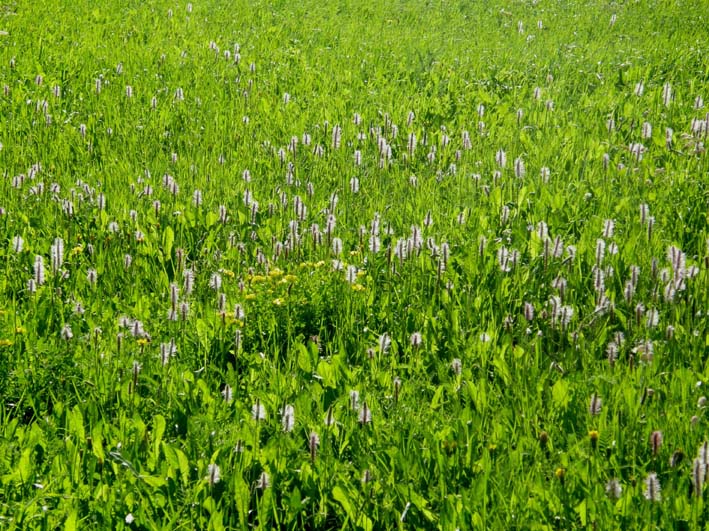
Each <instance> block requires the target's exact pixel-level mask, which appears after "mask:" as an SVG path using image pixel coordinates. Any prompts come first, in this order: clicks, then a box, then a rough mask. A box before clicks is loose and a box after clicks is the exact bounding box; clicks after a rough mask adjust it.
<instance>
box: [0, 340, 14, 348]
mask: <svg viewBox="0 0 709 531" xmlns="http://www.w3.org/2000/svg"><path fill="white" fill-rule="evenodd" d="M10 345H12V341H10V340H9V339H0V347H9V346H10Z"/></svg>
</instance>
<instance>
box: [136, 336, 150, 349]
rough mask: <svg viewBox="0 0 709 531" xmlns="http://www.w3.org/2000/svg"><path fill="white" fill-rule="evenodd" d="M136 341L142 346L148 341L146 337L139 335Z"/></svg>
mask: <svg viewBox="0 0 709 531" xmlns="http://www.w3.org/2000/svg"><path fill="white" fill-rule="evenodd" d="M136 343H138V344H139V345H140V346H141V347H142V346H144V345H147V344H148V343H149V341H148V340H147V339H146V338H144V337H141V338H140V339H139V340H138V341H136Z"/></svg>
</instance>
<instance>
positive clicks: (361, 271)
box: [357, 269, 367, 278]
mask: <svg viewBox="0 0 709 531" xmlns="http://www.w3.org/2000/svg"><path fill="white" fill-rule="evenodd" d="M366 274H367V272H366V271H364V270H363V269H360V270H359V271H357V276H358V277H360V278H361V277H363V276H364V275H366Z"/></svg>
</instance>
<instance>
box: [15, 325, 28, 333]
mask: <svg viewBox="0 0 709 531" xmlns="http://www.w3.org/2000/svg"><path fill="white" fill-rule="evenodd" d="M25 332H27V329H26V328H25V327H24V326H18V327H17V328H15V333H16V334H17V335H21V334H24V333H25Z"/></svg>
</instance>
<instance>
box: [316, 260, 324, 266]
mask: <svg viewBox="0 0 709 531" xmlns="http://www.w3.org/2000/svg"><path fill="white" fill-rule="evenodd" d="M314 265H315V267H322V266H324V265H325V260H320V261H319V262H315V264H314Z"/></svg>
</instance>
